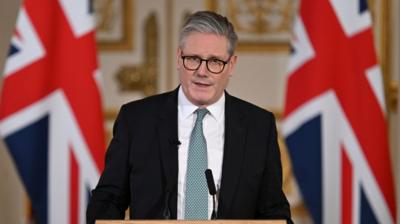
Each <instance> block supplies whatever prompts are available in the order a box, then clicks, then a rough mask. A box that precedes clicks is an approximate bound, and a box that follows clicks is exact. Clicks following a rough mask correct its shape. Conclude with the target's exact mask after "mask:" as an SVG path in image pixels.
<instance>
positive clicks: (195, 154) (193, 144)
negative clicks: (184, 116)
mask: <svg viewBox="0 0 400 224" xmlns="http://www.w3.org/2000/svg"><path fill="white" fill-rule="evenodd" d="M195 112H196V113H197V118H196V123H195V125H194V127H193V130H192V134H191V136H190V143H189V152H188V159H187V173H186V194H185V196H186V201H185V219H191V220H201V219H208V188H207V181H206V177H205V174H204V171H205V170H206V169H207V143H206V139H205V138H204V134H203V118H204V117H205V116H206V114H207V113H208V110H207V109H205V108H202V109H197V110H196V111H195Z"/></svg>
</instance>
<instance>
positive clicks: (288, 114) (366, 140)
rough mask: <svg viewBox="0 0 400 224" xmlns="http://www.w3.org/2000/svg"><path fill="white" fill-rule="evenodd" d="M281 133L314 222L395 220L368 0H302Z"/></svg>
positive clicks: (393, 195) (378, 75)
mask: <svg viewBox="0 0 400 224" xmlns="http://www.w3.org/2000/svg"><path fill="white" fill-rule="evenodd" d="M294 33H295V35H294V36H295V37H294V40H293V42H292V47H293V51H292V56H291V60H290V62H289V72H288V76H287V95H286V105H285V111H284V120H283V126H282V129H283V134H284V136H285V139H286V143H287V146H288V148H289V152H290V155H291V158H292V162H293V170H294V173H295V175H296V178H297V182H298V184H299V187H300V191H301V193H302V196H303V199H304V201H305V204H306V206H307V207H308V209H309V211H310V213H311V216H312V218H313V221H314V222H315V223H344V224H346V223H354V224H355V223H396V214H395V211H396V202H395V194H394V181H393V175H392V167H391V159H390V156H389V145H388V130H387V121H386V119H387V112H386V106H385V100H384V90H383V80H382V75H381V72H380V71H381V70H380V67H379V65H378V62H377V58H376V54H375V50H374V41H373V31H372V28H371V15H370V13H369V11H368V7H367V1H366V0H301V2H300V9H299V13H298V16H297V18H296V21H295V25H294Z"/></svg>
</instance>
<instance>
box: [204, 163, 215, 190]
mask: <svg viewBox="0 0 400 224" xmlns="http://www.w3.org/2000/svg"><path fill="white" fill-rule="evenodd" d="M204 173H205V174H206V179H207V186H208V191H209V192H210V194H211V195H215V194H216V193H217V191H216V189H215V183H214V177H213V174H212V171H211V170H210V169H206V171H205V172H204Z"/></svg>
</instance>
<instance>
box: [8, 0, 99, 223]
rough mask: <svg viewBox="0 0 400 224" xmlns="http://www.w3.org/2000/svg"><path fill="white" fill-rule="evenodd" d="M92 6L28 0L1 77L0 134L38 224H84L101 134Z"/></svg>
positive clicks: (67, 0)
mask: <svg viewBox="0 0 400 224" xmlns="http://www.w3.org/2000/svg"><path fill="white" fill-rule="evenodd" d="M92 11H93V10H92V9H91V5H90V2H89V1H83V0H80V1H70V0H58V1H53V0H26V1H25V2H24V3H23V6H22V7H21V9H20V12H19V16H18V19H17V24H16V29H15V32H14V35H13V37H12V40H11V47H10V51H9V55H8V58H7V61H6V65H5V71H4V73H3V88H2V93H1V98H0V100H1V101H0V135H1V136H2V137H3V139H4V141H5V143H6V145H7V147H8V149H9V152H10V154H11V156H12V158H13V160H14V162H15V165H16V167H17V169H18V172H19V174H20V177H21V179H22V182H23V184H24V186H25V189H26V191H27V192H28V194H29V197H30V199H31V202H32V211H33V215H34V217H35V219H36V220H37V222H38V223H44V224H46V223H57V224H60V223H61V224H62V223H85V211H86V205H87V201H88V197H89V196H88V193H89V189H92V188H94V187H95V185H96V183H97V181H98V177H99V173H100V171H101V169H102V168H103V159H102V157H103V154H104V149H105V147H104V143H105V142H104V132H103V129H104V128H103V115H102V107H101V97H100V91H99V87H98V78H99V72H98V70H97V59H96V46H95V40H94V35H95V34H94V15H93V13H92Z"/></svg>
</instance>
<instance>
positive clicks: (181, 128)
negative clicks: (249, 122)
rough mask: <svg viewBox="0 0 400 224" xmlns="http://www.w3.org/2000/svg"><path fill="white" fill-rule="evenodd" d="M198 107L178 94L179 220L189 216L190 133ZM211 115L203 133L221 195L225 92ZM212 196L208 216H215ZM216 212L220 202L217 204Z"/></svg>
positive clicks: (212, 106) (213, 106) (209, 200)
mask: <svg viewBox="0 0 400 224" xmlns="http://www.w3.org/2000/svg"><path fill="white" fill-rule="evenodd" d="M197 108H198V107H197V106H195V105H194V104H192V103H191V102H190V101H189V100H188V99H187V97H186V96H185V94H184V93H183V91H182V87H180V88H179V93H178V138H179V141H180V142H181V144H180V145H179V152H178V161H179V167H178V205H177V209H178V210H177V218H178V219H184V218H185V217H184V216H185V192H186V168H187V157H188V147H189V140H190V134H191V132H192V129H193V127H194V124H195V121H196V116H197V115H196V114H195V113H194V112H195V110H196V109H197ZM207 109H208V111H209V113H208V114H207V115H206V116H205V117H204V119H203V133H204V137H205V139H206V142H207V158H208V168H209V169H211V170H212V173H213V176H214V181H215V184H216V189H217V192H218V190H219V188H220V184H221V172H222V158H223V154H224V132H225V93H224V94H223V95H222V97H221V98H220V99H219V100H218V101H217V102H216V103H214V104H212V105H210V106H208V107H207ZM212 203H213V202H212V197H211V196H210V195H209V196H208V217H209V218H210V217H211V213H212V208H213V205H212ZM216 203H217V204H216V209H217V207H218V206H217V205H218V202H216Z"/></svg>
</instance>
